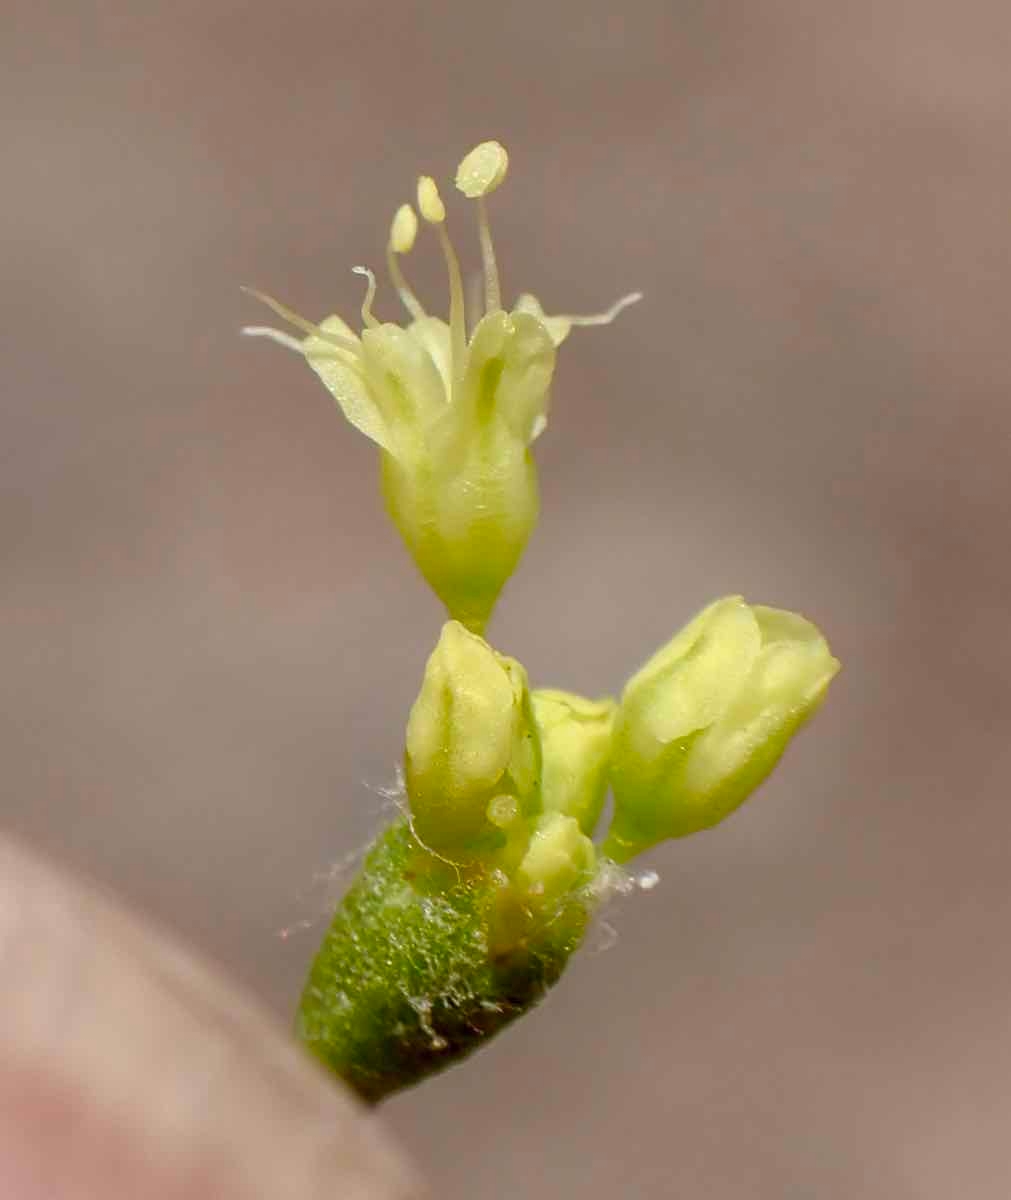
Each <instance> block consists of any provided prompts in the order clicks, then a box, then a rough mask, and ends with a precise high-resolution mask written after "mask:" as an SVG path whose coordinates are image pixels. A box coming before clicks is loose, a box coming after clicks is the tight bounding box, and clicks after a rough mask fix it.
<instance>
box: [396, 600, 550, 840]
mask: <svg viewBox="0 0 1011 1200" xmlns="http://www.w3.org/2000/svg"><path fill="white" fill-rule="evenodd" d="M405 766H406V778H407V796H408V801H409V803H410V808H411V815H412V818H413V822H414V829H415V832H416V833H417V835H418V837H419V838H420V839H421V841H422V842H423V843H424V844H425V845H426V846H428V847H430V848H431V849H433V850H436V851H438V852H439V853H443V854H447V855H451V856H464V857H466V856H470V855H473V854H480V853H482V852H486V851H489V850H493V849H496V848H498V847H499V846H501V845H503V844H504V843H505V840H506V835H505V833H504V828H505V827H508V825H509V824H510V823H511V822H510V820H509V819H508V817H509V812H510V811H512V806H511V805H510V799H512V800H514V801H515V805H516V807H515V814H516V815H517V816H522V817H526V816H531V815H533V814H534V813H536V811H537V808H538V805H539V803H540V746H539V743H538V739H537V733H536V729H535V727H534V724H533V714H532V712H531V707H530V693H529V691H528V689H527V676H526V672H525V671H524V670H523V668H522V666H520V664H519V663H518V662H516V660H515V659H512V658H507V657H506V656H505V655H503V654H499V653H497V652H496V651H495V650H493V649H492V648H491V646H489V645H488V643H487V642H485V641H484V640H483V639H482V638H480V637H478V636H477V635H476V634H472V633H470V632H469V631H468V630H467V629H465V628H464V627H463V625H461V624H459V623H458V622H456V621H449V622H447V623H446V624H445V625H444V626H443V629H442V635H441V637H440V638H439V643H438V645H437V646H436V648H435V650H434V651H433V652H432V655H431V657H430V658H429V660H428V664H427V666H426V667H425V678H424V682H423V683H422V685H421V692H420V693H419V695H418V698H417V700H416V701H415V703H414V707H413V708H412V709H411V715H410V718H409V720H408V723H407V749H406V755H405Z"/></svg>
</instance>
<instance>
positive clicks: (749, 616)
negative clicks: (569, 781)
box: [604, 596, 839, 861]
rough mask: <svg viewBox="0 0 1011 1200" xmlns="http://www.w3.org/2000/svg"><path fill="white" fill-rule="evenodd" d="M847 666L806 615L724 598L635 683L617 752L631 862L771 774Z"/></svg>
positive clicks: (621, 841) (611, 849)
mask: <svg viewBox="0 0 1011 1200" xmlns="http://www.w3.org/2000/svg"><path fill="white" fill-rule="evenodd" d="M838 670H839V663H838V661H837V660H836V659H835V658H833V657H832V654H831V653H830V651H829V648H828V645H827V643H826V642H825V639H824V638H823V637H822V635H821V634H820V633H819V631H818V630H817V629H816V628H815V626H814V625H812V624H811V623H810V622H809V621H806V620H805V619H804V618H803V617H800V616H798V615H797V614H795V613H790V612H785V611H783V610H782V609H776V608H765V607H763V606H761V605H749V604H746V603H745V602H744V600H743V599H741V597H740V596H729V597H726V598H725V599H722V600H717V601H716V602H715V603H714V604H711V605H710V606H709V607H708V608H706V609H704V610H703V611H702V612H701V613H699V614H698V616H696V617H695V619H694V620H693V621H691V622H690V623H689V624H688V625H687V626H686V627H685V628H684V629H683V630H681V632H680V633H679V634H678V635H677V636H676V637H675V638H674V639H673V640H672V641H671V642H669V643H668V644H667V645H666V646H664V647H663V649H662V650H659V651H658V652H657V653H656V654H655V655H654V656H653V658H651V659H650V660H649V662H648V663H646V665H645V666H644V667H643V668H642V669H641V670H640V671H639V672H638V673H637V674H636V675H634V676H633V677H632V679H630V680H629V682H628V684H627V685H626V687H625V691H624V693H623V695H622V698H621V704H620V707H619V709H618V714H617V717H616V719H615V728H614V735H613V738H612V752H611V783H612V787H613V789H614V800H615V815H614V823H613V825H612V826H611V830H610V832H609V834H608V837H607V840H606V842H605V843H604V851H605V853H607V854H609V855H610V856H611V857H613V858H615V859H617V860H619V861H624V860H626V859H628V858H631V857H632V856H633V855H635V854H637V853H638V852H639V851H640V850H644V849H646V848H647V847H648V846H651V845H653V844H654V843H656V842H659V841H662V840H663V839H664V838H669V837H681V836H684V835H685V834H689V833H695V832H697V831H698V830H700V829H706V828H708V827H709V826H711V825H715V824H717V822H719V821H722V820H723V818H724V817H726V816H728V815H729V814H730V813H731V812H733V811H734V809H736V808H737V807H738V806H739V805H740V804H741V803H743V801H744V800H746V799H747V797H748V796H749V795H750V794H751V793H752V792H753V791H754V790H755V788H757V787H758V785H759V784H760V783H761V782H762V781H763V780H764V779H765V777H766V776H767V775H768V774H769V772H770V771H771V770H772V768H773V767H774V766H775V765H776V763H777V762H778V760H779V758H780V755H781V754H782V753H783V751H784V750H785V749H786V746H787V743H788V742H789V740H790V738H791V737H792V736H793V734H794V733H795V732H796V731H797V729H798V728H799V727H800V726H801V725H802V724H803V723H804V721H806V720H807V718H808V717H809V716H811V714H812V713H813V712H814V710H815V709H816V708H817V706H818V704H819V703H820V702H821V700H822V698H823V697H824V695H825V691H826V688H827V687H828V684H829V682H830V681H831V680H832V678H833V676H834V675H835V674H836V672H837V671H838Z"/></svg>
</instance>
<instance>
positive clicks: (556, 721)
mask: <svg viewBox="0 0 1011 1200" xmlns="http://www.w3.org/2000/svg"><path fill="white" fill-rule="evenodd" d="M532 699H533V707H534V720H535V721H536V723H537V731H538V733H539V734H540V739H541V753H542V755H543V760H544V761H543V773H542V777H541V792H542V796H543V803H544V811H545V812H557V813H563V814H564V815H566V816H569V817H574V818H575V819H576V821H577V822H578V824H579V828H580V829H582V831H583V833H585V834H590V835H592V834H593V830H594V828H595V827H596V824H597V820H598V818H599V817H600V810H601V809H602V808H603V807H604V799H605V797H606V796H607V768H608V763H609V761H610V754H611V722H612V719H613V717H614V710H615V704H614V701H613V700H612V699H610V697H608V698H607V699H605V700H586V699H584V698H583V697H582V696H575V695H572V694H571V693H569V692H559V691H554V690H552V689H548V688H543V689H539V690H538V691H536V692H534V693H533V696H532Z"/></svg>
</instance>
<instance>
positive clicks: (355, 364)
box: [244, 142, 639, 632]
mask: <svg viewBox="0 0 1011 1200" xmlns="http://www.w3.org/2000/svg"><path fill="white" fill-rule="evenodd" d="M508 161H509V160H508V156H507V154H506V152H505V149H504V148H503V147H502V146H501V145H499V143H498V142H483V143H481V145H479V146H477V147H476V148H475V149H474V150H472V151H471V152H470V154H468V155H467V156H466V157H465V158H464V159H463V161H462V162H461V163H460V166H459V169H458V171H457V175H456V186H457V187H458V188H459V190H460V191H461V192H462V193H463V194H464V195H465V196H467V197H468V198H470V199H473V200H474V201H476V204H477V209H478V231H479V235H480V244H481V258H482V266H483V272H482V273H483V299H482V301H481V303H480V310H481V311H480V312H479V313H478V314H477V320H476V321H475V322H474V324H473V328H471V329H470V330H469V332H468V327H467V320H466V314H465V305H464V287H463V277H462V274H461V270H460V265H459V260H458V258H457V255H456V251H455V249H454V247H453V244H452V242H451V241H450V238H449V233H448V231H447V228H446V210H445V206H444V205H443V202H442V198H441V196H440V194H439V190H438V188H437V186H436V184H435V181H434V180H433V179H431V178H430V177H429V176H422V177H421V178H420V179H419V180H418V188H417V205H418V211H420V213H421V216H422V219H423V220H424V221H425V222H426V224H428V225H429V226H431V227H432V228H433V229H434V231H435V233H436V235H437V237H438V240H439V243H440V246H441V249H442V254H443V257H444V259H445V262H446V269H447V272H448V275H449V320H448V322H447V321H444V320H442V319H441V318H439V317H436V316H431V315H430V314H429V313H428V312H427V311H426V310H425V308H424V307H423V306H422V304H421V302H420V301H419V300H418V298H417V296H416V295H415V294H414V292H413V291H412V290H411V288H410V286H409V284H408V283H407V281H406V279H405V278H404V274H403V271H402V269H401V265H400V259H401V257H402V256H403V255H405V254H407V253H409V252H410V250H411V249H412V247H413V245H414V241H415V238H416V235H417V231H418V218H417V215H416V214H415V211H414V209H413V208H412V207H411V206H410V205H407V204H405V205H402V206H401V207H400V209H398V211H397V213H396V215H395V216H394V218H393V222H392V225H391V228H390V236H389V242H388V245H387V254H386V259H387V267H388V269H389V274H390V278H391V280H392V282H393V286H394V288H395V289H396V291H397V293H398V295H399V296H400V299H401V301H402V302H403V305H404V308H405V309H406V310H407V313H408V317H409V320H408V322H407V324H406V325H405V326H399V325H394V324H391V323H388V322H381V321H380V320H378V318H377V317H376V316H375V315H374V314H373V311H372V304H373V300H374V298H375V293H376V281H375V277H374V275H373V274H372V272H371V271H369V270H367V269H366V268H364V267H355V268H354V270H355V271H356V272H358V273H359V274H361V275H363V276H364V277H365V278H366V280H367V291H366V295H365V300H364V303H363V304H362V309H361V319H362V330H361V332H360V333H355V331H354V330H353V329H352V328H351V327H350V326H349V325H347V324H346V323H345V322H344V321H342V320H341V318H340V317H338V316H329V317H327V318H326V319H325V320H323V321H321V322H320V323H319V324H315V323H314V322H312V321H308V320H306V319H305V318H304V317H302V316H300V315H299V314H298V313H296V312H293V311H292V310H291V309H289V308H287V307H286V306H285V305H283V304H280V303H279V302H278V301H276V300H274V299H272V298H271V297H269V296H265V295H263V294H262V293H259V292H256V293H254V294H255V295H256V296H257V297H258V298H259V299H261V300H262V301H263V302H264V303H266V304H267V305H269V307H270V308H272V309H273V310H274V312H276V313H277V314H278V315H279V316H280V317H282V318H283V319H284V320H285V321H287V322H288V324H289V325H291V326H293V327H294V328H295V329H297V330H299V331H300V333H301V334H302V335H303V336H302V338H296V337H293V336H291V335H289V334H286V333H282V332H280V331H279V330H275V329H267V328H263V327H250V328H247V329H246V330H245V331H244V332H246V333H248V334H251V335H254V336H266V337H270V338H272V339H273V340H275V341H278V342H280V343H282V344H283V345H286V346H288V347H290V348H291V349H293V350H296V351H297V352H298V353H299V354H301V355H303V356H304V358H305V359H306V361H307V362H308V364H309V365H310V366H311V367H312V369H313V370H314V371H315V372H316V374H317V375H318V376H319V377H320V379H321V380H322V381H323V383H324V385H325V386H326V388H327V390H328V391H329V392H330V393H331V395H332V396H333V397H334V399H335V400H336V401H337V404H338V405H339V407H340V409H341V411H342V412H343V413H344V415H345V417H347V419H348V420H349V421H350V422H351V424H352V425H354V426H355V427H356V428H357V429H359V430H360V431H361V432H362V433H364V434H365V435H366V437H368V438H371V440H372V441H373V442H375V443H376V445H378V446H379V448H380V451H381V458H382V486H383V493H384V496H385V499H386V505H387V508H388V510H389V513H390V516H391V517H392V519H393V521H394V523H395V524H396V526H397V528H398V529H399V530H400V533H401V536H402V537H403V539H404V541H405V543H406V544H407V547H408V549H409V550H410V552H411V555H412V556H413V558H414V560H415V562H416V563H417V565H418V567H419V568H420V570H421V572H422V574H423V575H424V577H425V578H426V579H427V580H428V582H429V584H430V585H431V587H432V588H433V590H434V591H435V592H436V594H437V595H438V596H439V598H440V599H441V600H442V602H443V603H444V604H445V605H446V608H447V609H448V610H449V614H450V616H451V617H454V618H455V619H457V620H459V621H460V622H462V623H463V624H464V625H466V626H467V627H468V628H469V629H472V630H474V631H475V632H481V631H482V630H483V629H484V627H485V625H486V623H487V621H488V618H489V616H490V615H491V611H492V608H493V607H494V604H495V601H496V599H497V598H498V594H499V592H500V591H501V589H502V586H503V584H504V583H505V581H506V580H507V579H508V578H509V576H510V575H511V574H512V572H513V570H514V569H515V567H516V565H517V563H518V562H519V559H520V556H521V555H522V553H523V550H524V548H525V546H526V543H527V540H528V538H529V536H530V533H531V531H532V529H533V527H534V524H535V523H536V520H537V512H538V495H537V477H536V471H535V468H534V464H533V459H532V457H531V455H530V449H529V448H530V445H531V443H532V442H533V441H534V440H535V439H536V438H537V437H538V436H539V435H540V433H541V432H542V431H543V429H544V427H545V425H546V423H547V415H548V403H549V391H550V386H551V379H552V374H553V372H554V367H555V354H556V350H557V348H558V346H559V345H561V343H562V342H563V341H564V340H565V338H566V337H567V336H568V334H569V332H570V330H571V329H572V327H573V326H575V325H600V324H606V323H608V322H609V321H611V320H613V318H614V317H615V316H616V315H617V314H618V313H619V312H620V311H621V309H622V308H623V307H625V305H627V304H630V303H632V302H633V301H635V300H638V299H639V296H638V294H633V295H630V296H625V297H624V298H623V299H621V300H619V301H618V303H617V304H615V305H614V306H613V307H612V308H611V309H609V310H608V311H607V312H605V313H601V314H599V315H597V316H590V317H575V316H550V317H549V316H547V315H545V313H544V311H543V309H542V308H541V306H540V304H539V302H538V301H537V299H536V298H535V297H534V296H531V295H523V296H520V297H519V299H518V300H517V302H516V304H515V306H514V307H513V309H512V310H511V311H509V312H507V311H505V310H504V309H503V307H502V302H501V287H500V283H499V272H498V264H497V261H496V257H495V250H494V246H493V243H492V237H491V230H490V226H489V223H488V212H487V205H486V200H485V198H486V197H487V196H488V195H489V194H490V193H491V192H492V191H494V190H495V188H497V187H498V186H499V184H501V182H502V181H503V179H504V178H505V175H506V171H507V168H508Z"/></svg>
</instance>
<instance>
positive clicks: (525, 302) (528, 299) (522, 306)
mask: <svg viewBox="0 0 1011 1200" xmlns="http://www.w3.org/2000/svg"><path fill="white" fill-rule="evenodd" d="M513 312H517V313H520V312H522V313H527V314H529V315H530V316H532V317H536V319H537V320H538V321H540V323H541V324H542V325H543V326H544V328H545V329H546V330H547V332H548V337H550V338H551V341H552V342H553V343H554V345H555V346H556V347H558V346H560V345H561V344H562V342H564V341H565V339H566V338H567V337H568V336H569V334H570V333H571V332H572V322H571V321H570V320H569V318H568V317H549V316H548V315H547V313H546V312H545V311H544V309H543V308H542V307H541V302H540V300H538V299H537V297H536V296H534V295H532V294H531V293H530V292H524V293H523V295H522V296H520V298H519V299H518V300H517V301H516V307H515V308H514V309H513Z"/></svg>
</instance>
